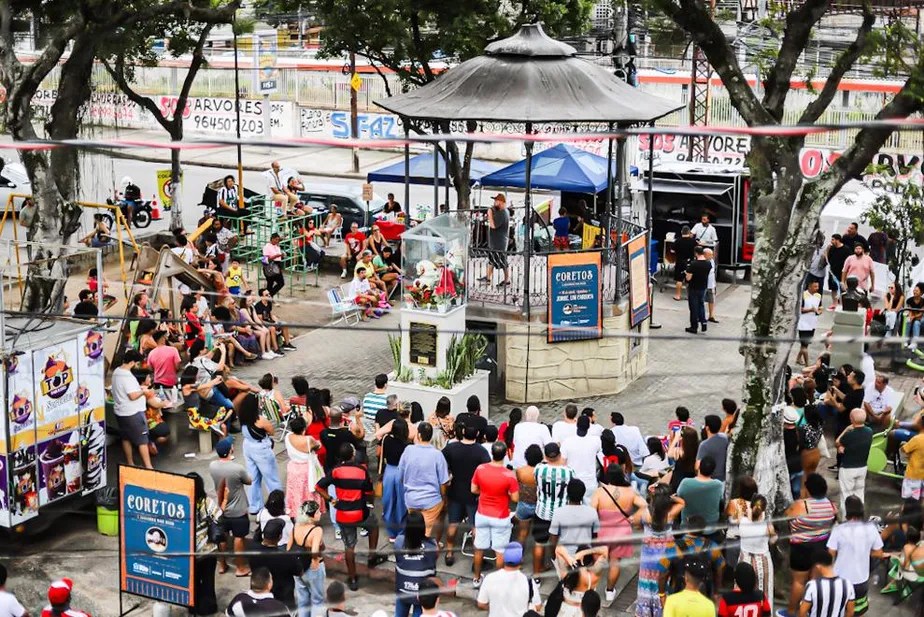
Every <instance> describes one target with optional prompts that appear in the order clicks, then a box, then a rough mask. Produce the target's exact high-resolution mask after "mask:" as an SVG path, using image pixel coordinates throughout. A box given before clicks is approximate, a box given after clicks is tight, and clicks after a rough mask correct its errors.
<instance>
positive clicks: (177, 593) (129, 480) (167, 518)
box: [119, 465, 196, 606]
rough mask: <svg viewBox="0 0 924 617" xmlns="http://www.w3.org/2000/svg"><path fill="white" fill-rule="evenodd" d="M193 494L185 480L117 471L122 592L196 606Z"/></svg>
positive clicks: (129, 469) (124, 467) (127, 469)
mask: <svg viewBox="0 0 924 617" xmlns="http://www.w3.org/2000/svg"><path fill="white" fill-rule="evenodd" d="M195 491H196V489H195V482H194V481H193V479H192V478H187V477H186V476H183V475H178V474H172V473H166V472H162V471H155V470H153V469H141V468H138V467H129V466H127V465H122V466H120V467H119V504H120V508H119V509H120V510H121V524H120V526H119V549H120V550H119V558H120V559H119V562H120V563H119V572H120V575H121V576H120V583H121V584H120V587H119V589H120V590H121V591H124V592H125V593H130V594H133V595H136V596H142V597H145V598H151V599H152V600H157V601H159V602H166V603H168V604H178V605H180V606H193V605H194V604H195V590H194V583H195V578H194V576H193V574H194V567H195V565H194V564H195V546H196V543H195V534H196V524H195V521H196V512H195V506H196V497H195Z"/></svg>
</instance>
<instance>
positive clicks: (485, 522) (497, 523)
mask: <svg viewBox="0 0 924 617" xmlns="http://www.w3.org/2000/svg"><path fill="white" fill-rule="evenodd" d="M506 456H507V446H506V444H504V442H502V441H495V442H494V443H493V444H491V462H490V463H484V464H482V465H479V466H478V467H477V468H476V469H475V475H473V476H472V494H473V495H478V496H479V497H478V510H477V511H476V512H475V559H474V564H473V570H474V582H473V586H474V587H475V588H476V589H477V588H478V587H480V586H481V562H482V560H483V559H484V552H485V550H487V549H489V548H491V549H494V552H495V553H496V554H497V567H498V568H501V567H503V565H504V557H503V555H504V548H506V546H507V544H508V543H509V542H510V531H511V530H512V528H513V525H512V524H511V522H510V502H511V501H512V502H514V503H516V502H517V501H519V499H520V492H519V484H517V477H516V475H514V473H513V472H512V471H510V470H509V469H507V468H506V467H505V466H504V458H505V457H506Z"/></svg>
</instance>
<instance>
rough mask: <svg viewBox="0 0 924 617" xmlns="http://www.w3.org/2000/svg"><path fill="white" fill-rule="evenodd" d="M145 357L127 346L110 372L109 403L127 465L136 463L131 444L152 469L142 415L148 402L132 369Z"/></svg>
mask: <svg viewBox="0 0 924 617" xmlns="http://www.w3.org/2000/svg"><path fill="white" fill-rule="evenodd" d="M143 360H144V358H143V357H142V356H141V354H140V353H139V352H138V351H136V350H134V349H129V350H128V351H126V352H125V353H124V354H123V355H122V363H121V364H120V365H119V367H118V368H116V369H114V370H113V371H112V390H111V391H112V406H113V413H115V415H116V418H117V419H118V423H119V433H120V434H121V436H122V452H123V453H124V454H125V461H126V463H128V464H129V465H134V464H135V457H134V455H133V454H132V446H135V447H137V448H138V454H139V455H140V456H141V462H142V464H143V465H144V466H145V467H146V468H148V469H154V465H153V464H152V463H151V450H150V448H149V447H148V444H149V443H150V439H149V437H148V421H147V417H146V416H145V411H146V410H147V403H146V402H145V392H146V391H147V388H144V387H143V386H142V385H141V384H139V383H138V379H137V378H135V375H134V374H133V373H132V370H133V369H135V368H136V367H138V365H139V364H140V363H141V362H142V361H143Z"/></svg>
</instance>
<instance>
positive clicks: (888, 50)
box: [861, 19, 924, 96]
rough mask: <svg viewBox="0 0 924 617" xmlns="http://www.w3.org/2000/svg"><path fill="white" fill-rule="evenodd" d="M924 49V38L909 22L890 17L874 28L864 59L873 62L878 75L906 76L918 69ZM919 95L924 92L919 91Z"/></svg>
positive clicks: (883, 76)
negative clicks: (923, 38) (890, 18)
mask: <svg viewBox="0 0 924 617" xmlns="http://www.w3.org/2000/svg"><path fill="white" fill-rule="evenodd" d="M922 53H924V40H922V39H921V37H919V36H918V34H917V33H916V32H915V31H914V30H913V29H912V28H910V27H908V25H907V24H905V22H903V21H902V20H899V19H895V20H890V21H887V22H885V23H884V24H882V27H880V28H877V29H875V30H873V31H872V32H870V36H869V43H868V44H867V46H866V50H865V52H864V55H863V56H862V57H861V61H862V62H865V63H868V64H871V65H872V66H873V74H874V75H876V76H877V77H882V78H886V77H893V78H894V77H897V78H900V79H904V78H905V77H907V76H908V75H909V74H912V73H914V72H915V71H916V70H917V69H916V67H917V65H918V61H919V58H920V57H921V54H922ZM917 95H918V96H922V95H924V93H920V92H919V93H917Z"/></svg>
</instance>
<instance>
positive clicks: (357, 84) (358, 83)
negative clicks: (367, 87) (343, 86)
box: [350, 73, 363, 92]
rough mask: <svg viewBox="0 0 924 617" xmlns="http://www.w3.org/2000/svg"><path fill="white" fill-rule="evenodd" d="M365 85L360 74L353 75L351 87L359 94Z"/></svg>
mask: <svg viewBox="0 0 924 617" xmlns="http://www.w3.org/2000/svg"><path fill="white" fill-rule="evenodd" d="M362 85H363V79H362V77H360V76H359V74H358V73H353V77H351V78H350V87H351V88H353V89H354V90H356V91H357V92H359V89H360V88H361V87H362Z"/></svg>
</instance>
